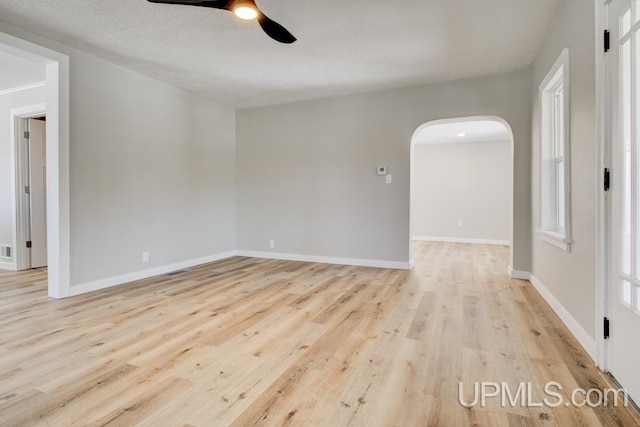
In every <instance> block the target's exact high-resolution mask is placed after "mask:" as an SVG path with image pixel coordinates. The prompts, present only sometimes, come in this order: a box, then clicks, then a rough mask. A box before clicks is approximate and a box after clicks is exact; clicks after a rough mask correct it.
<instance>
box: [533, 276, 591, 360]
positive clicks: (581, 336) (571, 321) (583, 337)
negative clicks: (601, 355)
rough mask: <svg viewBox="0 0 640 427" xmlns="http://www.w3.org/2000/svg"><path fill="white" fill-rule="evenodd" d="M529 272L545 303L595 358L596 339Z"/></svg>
mask: <svg viewBox="0 0 640 427" xmlns="http://www.w3.org/2000/svg"><path fill="white" fill-rule="evenodd" d="M528 274H529V281H530V282H531V284H532V285H533V287H534V288H536V290H537V291H538V292H539V293H540V295H542V297H543V298H544V299H545V301H547V304H549V305H550V306H551V308H552V309H553V311H555V313H556V314H557V315H558V317H560V320H562V321H563V322H564V324H565V325H566V326H567V328H569V331H571V333H572V334H573V336H574V337H576V339H577V340H578V342H579V343H580V345H582V347H583V348H584V349H585V350H586V351H587V353H588V354H589V356H591V358H592V359H593V360H594V363H595V360H596V341H595V340H594V339H593V338H592V337H591V336H590V335H589V334H588V333H587V331H585V330H584V329H583V328H582V326H580V323H578V321H577V320H576V319H575V318H574V317H573V316H572V315H571V313H569V311H568V310H567V309H566V308H565V307H564V306H563V305H562V303H560V301H558V300H557V299H556V297H555V296H553V294H552V293H551V291H550V290H549V289H547V287H546V286H544V285H543V284H542V282H541V281H540V280H539V279H538V278H537V277H536V276H534V275H533V274H531V273H528Z"/></svg>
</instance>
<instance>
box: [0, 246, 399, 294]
mask: <svg viewBox="0 0 640 427" xmlns="http://www.w3.org/2000/svg"><path fill="white" fill-rule="evenodd" d="M234 256H243V257H251V258H267V259H277V260H287V261H303V262H317V263H321V264H337V265H353V266H359V267H375V268H388V269H393V270H409V269H411V263H409V262H396V261H377V260H364V259H354V258H333V257H323V256H312V255H295V254H281V253H276V252H255V251H228V252H223V253H219V254H215V255H210V256H206V257H203V258H197V259H192V260H188V261H182V262H178V263H175V264H169V265H163V266H160V267H154V268H150V269H148V270H142V271H136V272H134V273H128V274H123V275H121V276H117V277H109V278H106V279H101V280H96V281H94V282H89V283H83V284H81V285H74V286H71V290H70V295H69V296H77V295H81V294H86V293H88V292H94V291H98V290H101V289H107V288H111V287H114V286H119V285H123V284H126V283H130V282H135V281H136V280H142V279H148V278H150V277H154V276H160V275H162V274H167V273H170V272H172V271H176V270H182V269H184V268H189V267H194V266H196V265H201V264H207V263H210V262H215V261H220V260H223V259H227V258H231V257H234ZM0 265H1V264H0Z"/></svg>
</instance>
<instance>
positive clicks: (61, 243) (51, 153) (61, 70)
mask: <svg viewBox="0 0 640 427" xmlns="http://www.w3.org/2000/svg"><path fill="white" fill-rule="evenodd" d="M0 50H2V51H4V52H8V53H11V54H14V55H17V56H20V57H21V58H26V59H30V60H32V61H35V62H37V63H40V64H42V65H44V66H45V70H46V103H47V241H48V242H47V252H48V276H49V278H48V284H49V285H48V287H49V296H50V297H52V298H64V297H66V296H69V294H70V278H71V248H70V242H71V223H70V217H71V207H70V200H69V198H70V188H69V57H68V56H67V55H65V54H63V53H60V52H56V51H53V50H51V49H47V48H45V47H42V46H39V45H37V44H34V43H30V42H28V41H26V40H22V39H20V38H17V37H14V36H11V35H9V34H6V33H3V32H0Z"/></svg>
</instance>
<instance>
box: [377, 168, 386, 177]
mask: <svg viewBox="0 0 640 427" xmlns="http://www.w3.org/2000/svg"><path fill="white" fill-rule="evenodd" d="M376 171H377V174H378V176H385V175H387V167H386V166H378V169H376Z"/></svg>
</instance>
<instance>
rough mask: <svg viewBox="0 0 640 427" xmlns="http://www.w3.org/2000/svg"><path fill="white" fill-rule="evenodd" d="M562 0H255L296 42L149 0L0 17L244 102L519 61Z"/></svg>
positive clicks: (12, 7)
mask: <svg viewBox="0 0 640 427" xmlns="http://www.w3.org/2000/svg"><path fill="white" fill-rule="evenodd" d="M561 1H562V0H482V1H479V0H445V1H442V0H439V1H436V0H396V1H388V0H320V1H319V0H256V3H257V4H258V6H259V7H261V8H262V10H263V11H264V12H265V13H266V14H267V16H269V17H270V18H272V19H274V20H275V21H277V22H279V23H280V24H282V25H284V26H285V27H286V28H288V29H289V30H290V31H291V32H292V33H293V34H294V35H295V36H296V37H297V38H298V41H297V42H296V43H294V44H293V45H283V44H280V43H277V42H275V41H273V40H271V39H270V38H268V37H267V36H266V35H265V34H264V33H263V32H262V30H261V29H260V27H259V26H258V25H257V23H256V22H245V21H241V20H239V19H237V18H235V17H234V16H233V15H232V14H231V13H230V12H226V11H221V10H214V9H207V8H200V7H193V6H174V5H163V4H152V3H149V2H147V1H146V0H127V1H123V0H100V1H87V0H29V1H25V0H2V1H1V2H0V20H2V21H5V22H8V23H12V24H14V25H17V26H19V27H22V28H24V29H26V30H28V31H31V32H35V33H38V34H41V35H44V36H47V37H49V38H51V39H54V40H57V41H60V42H62V43H65V44H67V45H70V46H73V47H76V48H78V49H80V50H83V51H86V52H90V53H92V54H95V55H97V56H100V57H103V58H105V59H107V60H110V61H113V62H115V63H118V64H121V65H123V66H125V67H128V68H131V69H133V70H136V71H138V72H140V73H142V74H145V75H148V76H151V77H153V78H156V79H158V80H161V81H164V82H167V83H169V84H172V85H174V86H178V87H181V88H184V89H186V90H188V91H191V92H194V93H199V94H201V95H203V96H206V97H209V98H212V99H215V100H217V101H220V102H222V103H225V104H228V105H231V106H235V107H248V106H257V105H267V104H276V103H282V102H289V101H297V100H304V99H313V98H321V97H328V96H335V95H342V94H349V93H354V92H363V91H370V90H378V89H385V88H394V87H404V86H412V85H419V84H424V83H432V82H440V81H446V80H454V79H460V78H466V77H472V76H480V75H488V74H492V73H497V72H506V71H512V70H516V69H520V68H524V67H526V66H528V65H530V64H531V63H532V62H533V59H534V58H535V55H536V54H537V52H538V50H539V48H540V46H541V45H542V43H543V41H544V38H545V36H546V34H547V31H548V29H549V27H550V25H551V23H552V21H553V18H554V15H555V11H556V8H557V5H558V3H560V2H561Z"/></svg>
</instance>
